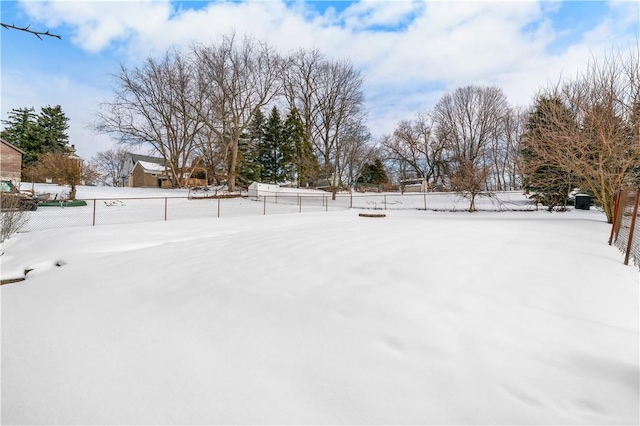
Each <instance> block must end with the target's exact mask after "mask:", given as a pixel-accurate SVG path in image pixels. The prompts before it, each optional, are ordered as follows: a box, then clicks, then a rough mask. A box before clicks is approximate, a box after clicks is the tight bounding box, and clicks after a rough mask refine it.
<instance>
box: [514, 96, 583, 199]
mask: <svg viewBox="0 0 640 426" xmlns="http://www.w3.org/2000/svg"><path fill="white" fill-rule="evenodd" d="M566 126H569V127H575V126H576V124H575V119H574V118H573V115H572V113H571V111H570V110H569V109H568V108H567V107H566V106H565V105H564V104H563V102H562V101H561V100H560V99H553V98H541V99H539V100H538V101H537V103H536V107H535V110H534V111H533V112H532V113H531V115H530V117H529V121H528V123H527V127H526V132H525V133H524V135H523V140H522V148H521V153H522V158H523V160H524V173H523V187H524V189H525V190H526V191H528V192H529V193H530V194H531V198H533V199H534V200H536V202H539V203H541V204H543V205H545V206H547V207H548V209H549V211H552V210H553V208H554V207H557V206H563V207H564V206H566V201H567V197H568V195H569V192H570V191H571V190H572V189H573V187H574V185H575V183H576V179H575V177H574V176H573V175H572V174H571V173H570V172H569V171H568V170H567V169H566V167H565V165H563V164H561V162H560V161H556V162H551V161H549V158H551V157H552V156H549V155H546V152H547V151H549V150H553V149H554V143H553V142H552V141H551V140H550V136H552V135H555V134H561V133H562V132H563V131H565V127H566Z"/></svg>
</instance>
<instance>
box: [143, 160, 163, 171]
mask: <svg viewBox="0 0 640 426" xmlns="http://www.w3.org/2000/svg"><path fill="white" fill-rule="evenodd" d="M136 164H140V166H141V167H142V168H143V169H144V171H145V172H164V171H165V169H164V166H163V165H161V164H157V163H150V162H148V161H137V162H136Z"/></svg>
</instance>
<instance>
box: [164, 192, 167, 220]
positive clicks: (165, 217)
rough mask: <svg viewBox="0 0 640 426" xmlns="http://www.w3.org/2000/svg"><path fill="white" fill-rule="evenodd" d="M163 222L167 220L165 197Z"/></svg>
mask: <svg viewBox="0 0 640 426" xmlns="http://www.w3.org/2000/svg"><path fill="white" fill-rule="evenodd" d="M164 220H165V221H166V220H167V197H164Z"/></svg>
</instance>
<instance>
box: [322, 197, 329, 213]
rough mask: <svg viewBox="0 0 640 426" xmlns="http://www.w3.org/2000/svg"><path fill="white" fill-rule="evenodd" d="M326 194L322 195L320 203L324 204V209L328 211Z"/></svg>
mask: <svg viewBox="0 0 640 426" xmlns="http://www.w3.org/2000/svg"><path fill="white" fill-rule="evenodd" d="M326 198H327V196H326V195H322V203H323V204H324V211H326V212H328V211H329V200H327V199H326Z"/></svg>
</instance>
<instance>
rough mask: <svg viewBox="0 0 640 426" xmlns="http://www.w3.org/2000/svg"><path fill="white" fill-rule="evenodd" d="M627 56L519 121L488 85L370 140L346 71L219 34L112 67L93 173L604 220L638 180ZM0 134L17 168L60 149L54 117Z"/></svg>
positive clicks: (638, 97) (558, 88)
mask: <svg viewBox="0 0 640 426" xmlns="http://www.w3.org/2000/svg"><path fill="white" fill-rule="evenodd" d="M639 46H640V44H636V45H635V46H633V47H631V48H629V49H627V50H620V51H617V52H614V53H610V54H608V55H606V56H605V57H604V58H603V59H600V60H596V59H591V61H590V62H589V63H588V66H587V68H586V70H585V71H583V72H581V73H580V74H578V75H577V76H576V77H575V78H573V79H568V80H565V81H563V82H560V83H558V84H556V85H549V86H548V87H543V88H542V89H541V90H540V92H539V93H538V95H536V97H535V99H534V100H533V105H532V106H531V107H530V108H528V109H523V108H516V107H513V106H512V105H510V104H509V102H508V101H507V98H506V96H505V94H504V93H503V91H502V90H501V89H500V88H498V87H491V86H477V85H471V86H466V87H460V88H457V89H455V90H453V91H451V92H448V93H445V94H444V95H443V96H442V97H441V98H440V100H439V101H438V102H437V103H436V105H435V106H434V107H433V108H432V109H431V110H428V111H424V112H422V113H420V114H418V115H417V116H416V117H415V118H414V119H405V120H402V121H400V122H399V123H398V124H397V125H396V127H395V129H393V131H392V132H391V133H390V134H386V135H383V136H382V137H381V138H380V139H379V140H373V139H372V138H371V136H370V134H369V131H368V129H367V127H366V126H365V119H366V113H365V111H364V93H363V88H362V86H363V78H362V76H361V75H360V73H359V72H357V71H356V70H355V69H354V67H353V65H352V64H351V63H350V62H349V61H347V60H334V59H331V58H327V57H326V56H325V55H323V54H322V53H321V52H320V51H318V50H316V49H298V50H296V51H294V52H291V53H289V54H287V55H282V54H280V53H279V52H277V51H276V50H275V49H273V48H272V47H271V46H269V45H268V44H267V43H265V42H262V41H259V40H256V39H253V38H249V37H245V38H238V37H237V36H236V35H235V34H233V33H231V34H228V35H225V36H223V37H222V38H221V40H220V41H219V42H218V43H216V44H213V45H203V44H199V45H194V46H192V47H191V49H190V50H188V51H186V52H178V51H176V50H173V49H170V50H168V51H167V52H166V53H165V54H164V56H163V57H162V58H161V59H154V58H147V59H146V60H145V61H144V62H143V64H142V65H140V66H138V67H133V68H127V67H125V66H124V65H121V67H120V69H119V71H118V72H117V73H115V74H113V76H112V77H113V79H114V96H113V98H112V99H111V100H108V101H106V102H104V103H103V104H102V105H101V109H100V111H99V113H98V115H97V117H96V121H95V122H94V124H93V125H94V128H95V129H96V130H98V131H99V132H103V133H106V134H110V135H112V136H114V137H115V138H116V139H117V140H118V141H119V142H121V144H122V145H120V146H119V147H118V148H115V149H113V150H109V151H106V152H102V153H99V154H98V155H97V156H96V157H95V158H94V162H95V163H96V164H98V165H99V166H100V169H101V170H102V172H103V176H105V178H104V179H103V180H104V182H109V181H110V182H115V177H117V176H118V173H119V172H120V171H119V167H121V164H122V161H121V159H122V157H123V156H124V154H125V152H126V151H125V149H124V148H125V147H127V146H134V147H146V148H151V149H153V150H155V151H156V152H157V153H158V154H159V155H161V156H162V157H163V158H164V159H165V164H166V167H167V169H168V171H169V172H170V174H171V175H172V176H180V175H181V174H182V173H184V171H185V170H187V169H189V166H190V165H193V164H196V163H197V164H198V165H199V166H204V167H205V168H207V170H208V173H207V175H208V177H209V179H210V180H211V183H214V182H215V183H220V182H226V183H227V184H228V186H229V189H230V190H232V191H233V190H235V187H236V185H237V184H240V185H242V186H246V185H248V184H250V183H251V182H252V181H254V180H258V181H263V182H273V183H282V182H289V183H291V184H295V185H299V186H306V185H308V184H318V183H323V184H324V185H323V186H328V187H329V188H330V189H331V191H332V192H333V194H334V195H335V193H336V192H337V191H338V190H339V189H340V188H342V187H352V186H354V185H355V184H357V183H362V184H364V183H368V184H371V183H375V184H380V183H385V182H391V183H394V184H396V185H400V186H402V185H403V182H407V181H415V180H416V179H423V180H424V182H426V183H427V184H428V186H429V188H431V189H437V190H450V191H456V192H459V193H461V194H464V195H466V196H468V197H469V198H470V200H471V203H470V210H471V211H473V210H474V209H475V199H476V197H477V196H479V195H491V193H493V192H494V191H502V190H513V189H523V190H524V191H525V192H527V193H528V194H530V196H531V197H532V198H534V199H535V200H537V201H538V202H540V203H542V204H544V205H546V206H547V207H548V208H549V209H550V210H553V209H554V208H556V207H559V208H563V207H564V206H565V205H566V203H567V197H568V195H569V193H570V192H571V191H572V190H574V189H575V188H579V189H580V190H582V191H586V192H588V193H589V194H590V195H591V196H592V197H593V198H594V199H595V202H596V203H597V205H598V206H600V207H601V208H602V209H603V210H604V212H605V213H606V215H607V218H608V219H609V220H611V219H612V213H613V194H614V193H615V191H616V190H617V189H619V188H621V187H623V186H625V185H629V184H635V185H637V184H638V183H639V181H640V140H639V139H640V61H639V57H640V52H639V49H640V47H639ZM3 123H4V124H5V127H6V128H5V130H3V132H2V136H3V138H5V139H7V140H9V141H11V142H12V143H14V144H16V145H17V146H18V147H20V148H21V149H23V150H24V151H25V152H27V154H26V155H25V165H26V166H27V168H26V169H27V170H29V166H30V165H31V164H32V163H34V162H36V161H37V159H38V158H40V157H39V156H41V155H42V154H43V153H45V152H56V150H58V149H59V148H60V147H64V146H66V145H67V143H68V138H66V133H65V132H66V129H67V127H68V125H67V120H66V117H64V114H62V112H61V109H60V108H59V106H58V107H53V108H52V107H46V108H43V109H42V111H41V113H40V114H39V115H36V114H35V111H34V110H33V108H23V109H18V110H12V112H11V113H9V120H6V121H3ZM108 176H112V177H111V178H108ZM172 182H173V184H174V185H176V186H179V185H181V181H180V180H179V179H176V180H174V181H172Z"/></svg>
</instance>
